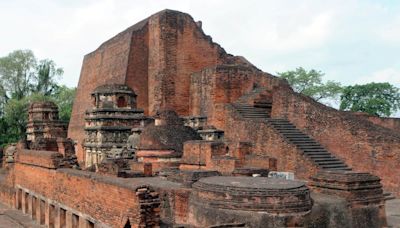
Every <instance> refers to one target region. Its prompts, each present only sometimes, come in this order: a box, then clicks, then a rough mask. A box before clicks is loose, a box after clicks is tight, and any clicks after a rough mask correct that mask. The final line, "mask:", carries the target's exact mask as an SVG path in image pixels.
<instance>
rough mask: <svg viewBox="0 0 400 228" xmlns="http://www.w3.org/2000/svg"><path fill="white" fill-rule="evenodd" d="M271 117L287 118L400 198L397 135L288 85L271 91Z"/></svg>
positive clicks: (399, 161) (399, 150)
mask: <svg viewBox="0 0 400 228" xmlns="http://www.w3.org/2000/svg"><path fill="white" fill-rule="evenodd" d="M272 117H273V118H287V119H288V120H289V121H290V122H292V123H293V124H295V125H296V126H297V127H298V128H300V129H301V130H302V131H304V132H305V133H306V134H309V135H310V136H312V137H313V138H314V139H315V140H317V141H318V142H319V143H320V144H321V145H323V146H324V147H325V148H327V149H328V150H329V151H330V152H332V153H333V154H334V155H335V156H337V157H338V158H340V159H342V160H343V161H345V163H346V164H347V165H349V166H350V167H352V168H353V169H354V170H356V171H365V172H371V173H372V174H374V175H377V176H379V177H380V178H382V183H383V186H384V188H385V189H386V190H387V191H391V192H393V193H394V194H396V195H397V196H400V183H399V180H400V166H399V164H400V133H399V132H397V131H393V130H390V129H387V128H384V127H382V126H379V125H376V124H373V123H371V122H370V121H368V120H365V119H363V118H360V117H359V116H357V115H354V114H352V113H349V112H341V111H337V110H335V109H333V108H330V107H327V106H325V105H322V104H320V103H318V102H316V101H314V100H312V99H311V98H309V97H306V96H304V95H301V94H297V93H295V92H293V90H292V89H291V88H289V87H287V86H279V87H275V88H274V91H273V106H272Z"/></svg>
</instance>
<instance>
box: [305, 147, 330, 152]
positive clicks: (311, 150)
mask: <svg viewBox="0 0 400 228" xmlns="http://www.w3.org/2000/svg"><path fill="white" fill-rule="evenodd" d="M303 151H304V152H321V151H324V152H328V151H327V150H326V149H325V148H322V149H321V148H306V149H303Z"/></svg>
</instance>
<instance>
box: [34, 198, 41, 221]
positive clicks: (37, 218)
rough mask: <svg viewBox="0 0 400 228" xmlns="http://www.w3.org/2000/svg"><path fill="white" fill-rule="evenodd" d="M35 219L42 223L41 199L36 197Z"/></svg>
mask: <svg viewBox="0 0 400 228" xmlns="http://www.w3.org/2000/svg"><path fill="white" fill-rule="evenodd" d="M35 211H36V215H35V220H36V221H37V223H38V224H40V216H41V211H40V199H39V198H36V197H35Z"/></svg>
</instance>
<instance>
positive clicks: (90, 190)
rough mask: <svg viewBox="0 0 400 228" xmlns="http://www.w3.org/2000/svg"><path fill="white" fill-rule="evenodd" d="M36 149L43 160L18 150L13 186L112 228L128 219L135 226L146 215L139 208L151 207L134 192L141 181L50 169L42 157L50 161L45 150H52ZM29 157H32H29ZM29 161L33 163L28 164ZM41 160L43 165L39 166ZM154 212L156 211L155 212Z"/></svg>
mask: <svg viewBox="0 0 400 228" xmlns="http://www.w3.org/2000/svg"><path fill="white" fill-rule="evenodd" d="M35 152H36V154H38V155H39V157H42V159H39V160H37V161H35V160H34V158H32V156H31V154H29V151H25V152H20V155H19V158H18V159H23V160H21V162H23V163H21V162H19V161H17V163H16V164H15V174H16V175H15V185H16V186H18V187H20V188H23V189H28V190H29V191H31V192H34V193H35V194H38V195H41V196H43V197H45V198H47V199H50V200H52V201H56V202H58V203H60V204H62V205H65V206H66V207H68V208H72V209H74V210H76V211H79V212H80V213H82V214H86V215H89V216H90V217H92V218H94V219H95V220H97V221H101V222H102V223H105V224H108V225H111V226H113V227H123V226H124V225H125V223H126V221H127V219H129V220H130V223H131V224H132V227H137V226H138V225H139V224H141V223H143V222H144V219H145V216H146V215H143V214H140V209H142V211H146V213H151V211H150V212H149V211H148V210H152V208H150V209H149V208H148V205H147V204H146V205H141V203H140V202H139V200H144V199H145V198H146V196H145V195H143V194H145V193H143V194H142V192H141V191H139V192H138V191H137V190H138V189H143V188H147V187H145V186H143V184H139V183H136V184H135V183H132V182H130V183H129V184H127V183H124V182H123V180H121V179H116V178H111V177H105V176H100V175H97V174H95V173H90V172H84V171H78V170H72V169H54V168H49V167H48V166H47V164H50V163H52V162H51V161H48V162H44V163H43V160H44V159H43V157H48V160H52V158H51V157H49V156H48V153H52V152H43V153H45V154H44V155H43V156H42V155H41V153H42V152H40V151H35ZM29 157H31V158H30V159H28V158H29ZM28 160H31V161H32V163H28V162H27V161H28ZM41 163H43V164H44V166H40V164H41ZM139 198H140V199H139ZM147 203H151V202H147ZM149 205H150V204H149ZM154 213H158V212H157V211H154ZM155 217H156V216H155ZM147 219H149V218H147ZM147 222H148V221H147ZM135 225H136V226H135Z"/></svg>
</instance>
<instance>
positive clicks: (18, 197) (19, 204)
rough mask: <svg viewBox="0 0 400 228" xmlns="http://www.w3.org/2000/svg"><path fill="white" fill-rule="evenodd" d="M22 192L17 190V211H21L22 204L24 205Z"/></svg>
mask: <svg viewBox="0 0 400 228" xmlns="http://www.w3.org/2000/svg"><path fill="white" fill-rule="evenodd" d="M21 198H22V190H21V189H19V188H18V189H17V191H16V192H15V209H17V210H20V209H21V204H22V199H21Z"/></svg>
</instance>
